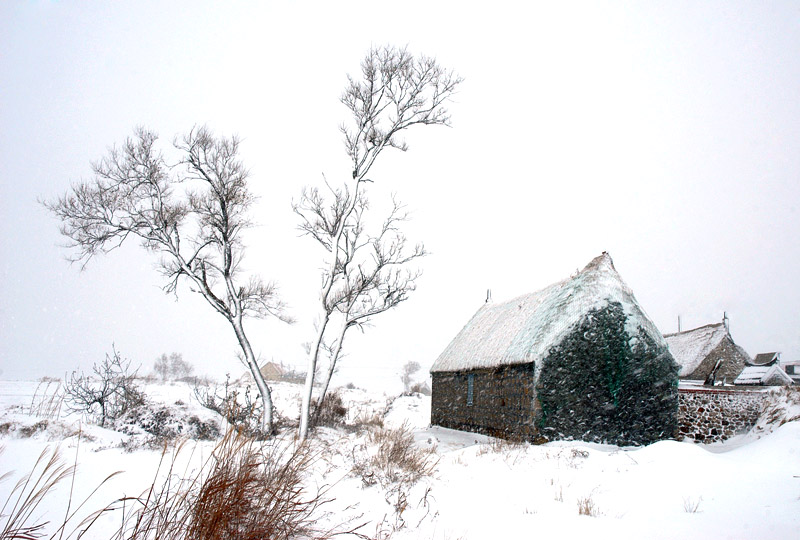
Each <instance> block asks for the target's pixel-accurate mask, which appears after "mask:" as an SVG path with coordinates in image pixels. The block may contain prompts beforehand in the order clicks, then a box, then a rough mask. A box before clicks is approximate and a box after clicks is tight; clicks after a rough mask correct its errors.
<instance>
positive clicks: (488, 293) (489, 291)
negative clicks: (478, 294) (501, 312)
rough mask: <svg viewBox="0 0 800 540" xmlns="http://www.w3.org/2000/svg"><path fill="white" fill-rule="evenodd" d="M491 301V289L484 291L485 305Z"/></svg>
mask: <svg viewBox="0 0 800 540" xmlns="http://www.w3.org/2000/svg"><path fill="white" fill-rule="evenodd" d="M491 301H492V289H486V303H487V304H488V303H489V302H491Z"/></svg>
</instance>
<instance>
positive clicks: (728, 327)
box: [722, 311, 731, 334]
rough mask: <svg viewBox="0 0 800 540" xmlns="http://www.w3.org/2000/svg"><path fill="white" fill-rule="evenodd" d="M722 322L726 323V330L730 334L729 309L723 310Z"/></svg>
mask: <svg viewBox="0 0 800 540" xmlns="http://www.w3.org/2000/svg"><path fill="white" fill-rule="evenodd" d="M722 324H724V325H725V331H726V332H728V333H729V334H730V333H731V326H730V323H729V322H728V312H727V311H723V312H722Z"/></svg>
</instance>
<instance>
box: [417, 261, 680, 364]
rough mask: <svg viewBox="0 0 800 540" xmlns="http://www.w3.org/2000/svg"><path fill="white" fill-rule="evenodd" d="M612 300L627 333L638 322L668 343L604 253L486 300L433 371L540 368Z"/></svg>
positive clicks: (637, 325)
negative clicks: (523, 290)
mask: <svg viewBox="0 0 800 540" xmlns="http://www.w3.org/2000/svg"><path fill="white" fill-rule="evenodd" d="M610 302H619V303H620V304H622V306H623V309H624V311H625V314H626V315H628V331H629V333H630V334H631V335H635V333H636V331H637V328H638V327H639V326H641V327H642V328H644V330H645V332H647V333H648V334H649V335H650V337H651V338H652V339H653V340H655V342H656V343H659V344H661V345H662V346H664V347H666V342H665V341H664V338H663V337H662V335H661V333H660V332H659V331H658V329H657V328H656V326H655V325H654V324H653V322H652V321H651V320H650V319H649V318H648V317H647V315H646V314H645V313H644V310H642V308H641V307H640V306H639V303H638V302H637V301H636V299H635V298H634V297H633V291H631V289H630V288H629V287H628V286H627V285H626V284H625V283H624V282H623V281H622V278H621V277H620V276H619V274H618V273H617V271H616V269H615V268H614V263H613V261H612V260H611V257H610V256H609V255H608V254H607V253H605V252H604V253H603V254H602V255H600V256H599V257H597V258H595V259H594V260H592V262H590V263H589V264H588V265H586V268H584V269H583V270H581V271H580V272H579V273H578V274H577V275H575V276H573V277H571V278H569V279H566V280H564V281H560V282H558V283H554V284H553V285H550V286H549V287H547V288H545V289H542V290H541V291H538V292H535V293H532V294H528V295H525V296H520V297H518V298H514V299H513V300H510V301H508V302H504V303H498V304H494V303H486V304H484V305H483V306H482V307H481V308H480V309H479V310H478V312H477V313H475V315H474V316H473V317H472V319H471V320H470V321H469V322H468V323H467V325H466V326H464V328H463V329H462V330H461V332H459V333H458V335H457V336H456V337H455V339H453V341H452V342H450V345H448V346H447V348H446V349H445V350H444V352H442V354H441V355H439V358H438V359H437V360H436V362H434V364H433V367H432V368H431V373H436V372H447V371H463V370H469V369H482V368H493V367H498V366H502V365H513V364H526V363H529V362H536V363H537V366H538V365H540V362H541V360H543V359H544V357H545V356H546V355H547V352H548V351H549V349H550V348H551V347H553V346H554V345H557V344H558V343H559V342H560V341H561V340H562V339H563V338H564V336H566V335H567V333H568V332H569V331H570V330H571V329H572V328H573V327H574V326H575V325H576V324H578V323H579V322H580V320H581V319H582V318H583V316H584V315H585V314H586V313H588V312H589V311H590V310H592V309H595V308H600V307H604V306H605V305H607V304H609V303H610Z"/></svg>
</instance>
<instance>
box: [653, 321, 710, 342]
mask: <svg viewBox="0 0 800 540" xmlns="http://www.w3.org/2000/svg"><path fill="white" fill-rule="evenodd" d="M715 326H716V327H719V326H725V323H722V322H719V323H711V324H704V325H703V326H698V327H697V328H691V329H689V330H681V331H680V332H673V333H671V334H664V337H665V338H667V337H673V336H680V335H683V334H688V333H690V332H696V331H697V330H702V329H704V328H712V327H715Z"/></svg>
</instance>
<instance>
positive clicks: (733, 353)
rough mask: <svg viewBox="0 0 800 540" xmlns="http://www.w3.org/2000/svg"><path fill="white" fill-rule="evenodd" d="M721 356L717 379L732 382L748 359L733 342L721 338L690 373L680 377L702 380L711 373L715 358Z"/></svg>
mask: <svg viewBox="0 0 800 540" xmlns="http://www.w3.org/2000/svg"><path fill="white" fill-rule="evenodd" d="M720 358H723V359H724V360H723V362H722V365H721V366H720V368H719V371H718V372H717V381H718V382H723V380H724V381H726V382H728V383H732V382H733V380H734V379H735V378H736V377H738V376H739V374H740V373H741V372H742V370H743V369H744V366H745V362H746V361H748V360H749V358H746V357H745V356H744V355H742V353H741V352H740V351H739V349H738V348H737V347H736V345H734V343H733V342H732V341H731V340H730V339H728V338H725V339H723V340H722V341H721V342H720V343H719V345H717V346H716V347H715V348H714V350H713V351H711V352H710V353H708V355H707V356H706V357H705V359H704V360H703V361H702V362H700V365H699V366H697V369H695V370H694V371H693V372H692V373H690V374H689V375H687V376H685V377H681V378H682V379H690V380H696V381H704V380H706V377H708V375H709V374H710V373H711V370H712V369H714V366H715V365H716V363H717V360H718V359H720Z"/></svg>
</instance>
